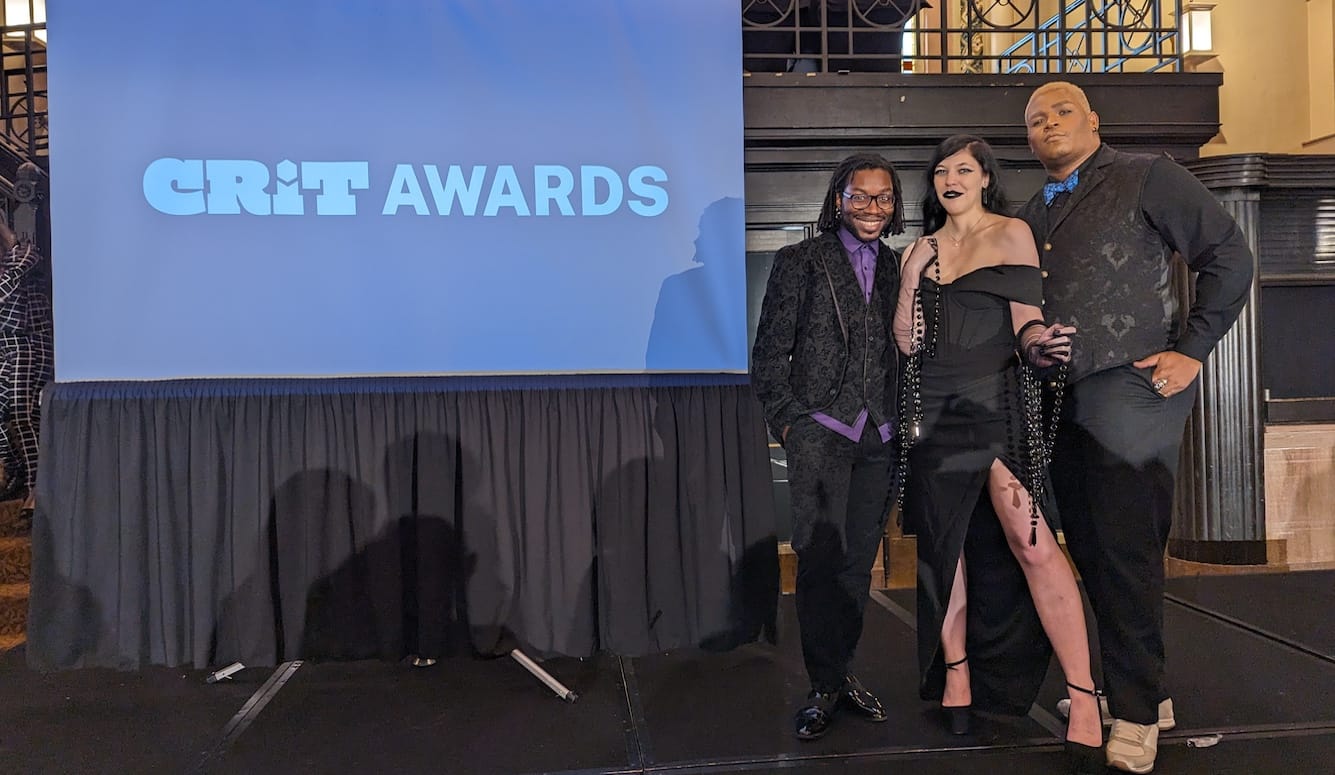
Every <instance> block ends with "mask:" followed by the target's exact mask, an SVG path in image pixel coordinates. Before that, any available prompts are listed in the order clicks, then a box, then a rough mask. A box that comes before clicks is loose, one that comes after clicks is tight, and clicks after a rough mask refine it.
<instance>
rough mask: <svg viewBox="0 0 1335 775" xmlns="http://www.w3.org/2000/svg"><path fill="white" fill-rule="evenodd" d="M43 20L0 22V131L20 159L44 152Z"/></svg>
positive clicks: (40, 157) (40, 156)
mask: <svg viewBox="0 0 1335 775" xmlns="http://www.w3.org/2000/svg"><path fill="white" fill-rule="evenodd" d="M45 35H46V24H45V22H42V23H37V24H23V25H17V26H4V25H0V135H2V136H3V145H4V146H7V148H5V149H3V150H0V153H4V152H5V151H6V150H8V151H17V152H19V154H20V156H21V158H22V159H23V160H31V161H38V160H40V161H41V162H42V163H44V162H45V157H46V155H47V150H48V145H47V106H46V95H47V91H46V42H45V40H44V38H45Z"/></svg>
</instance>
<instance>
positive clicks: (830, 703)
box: [793, 690, 839, 740]
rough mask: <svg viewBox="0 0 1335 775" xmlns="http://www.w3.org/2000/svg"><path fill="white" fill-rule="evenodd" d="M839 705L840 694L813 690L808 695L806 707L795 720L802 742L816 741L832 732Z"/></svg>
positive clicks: (798, 713)
mask: <svg viewBox="0 0 1335 775" xmlns="http://www.w3.org/2000/svg"><path fill="white" fill-rule="evenodd" d="M838 704H839V692H825V693H822V692H818V691H815V690H813V691H812V692H811V694H808V695H807V702H806V705H804V706H803V707H802V709H801V710H799V711H798V712H797V716H796V717H795V718H794V719H793V720H794V721H795V722H796V723H797V736H798V738H799V739H802V740H815V739H816V738H818V737H823V736H824V735H825V733H826V732H828V731H830V724H831V723H832V722H833V721H834V711H835V708H836V706H837V705H838Z"/></svg>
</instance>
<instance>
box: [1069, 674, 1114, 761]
mask: <svg viewBox="0 0 1335 775" xmlns="http://www.w3.org/2000/svg"><path fill="white" fill-rule="evenodd" d="M1066 687H1067V688H1068V689H1074V690H1075V691H1077V692H1081V693H1083V694H1088V695H1089V696H1090V697H1093V698H1094V705H1095V707H1096V708H1097V707H1098V704H1099V703H1098V700H1099V694H1100V693H1099V691H1098V690H1097V689H1086V688H1085V687H1083V686H1076V685H1075V684H1073V683H1071V682H1070V681H1067V682H1066ZM1074 715H1075V714H1070V715H1068V716H1067V717H1066V734H1068V735H1069V734H1071V716H1074ZM1099 729H1100V730H1102V726H1100V727H1099ZM1099 734H1100V735H1102V731H1100V733H1099ZM1065 743H1066V745H1065V747H1066V757H1067V759H1069V760H1070V762H1071V775H1103V773H1104V772H1106V771H1107V767H1106V766H1105V765H1106V763H1105V760H1104V755H1103V746H1102V745H1101V744H1100V745H1085V744H1083V743H1077V742H1074V741H1072V740H1066V741H1065Z"/></svg>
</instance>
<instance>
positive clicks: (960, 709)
mask: <svg viewBox="0 0 1335 775" xmlns="http://www.w3.org/2000/svg"><path fill="white" fill-rule="evenodd" d="M968 661H969V656H968V655H967V654H966V655H965V656H964V658H963V659H959V660H957V661H955V662H947V663H946V669H947V670H954V669H955V668H957V667H959V666H960V665H962V664H964V663H965V662H968ZM972 709H973V706H972V705H953V706H947V705H942V706H941V710H942V712H944V713H945V714H946V726H947V727H949V728H950V734H952V735H967V734H969V728H970V727H971V726H973V710H972Z"/></svg>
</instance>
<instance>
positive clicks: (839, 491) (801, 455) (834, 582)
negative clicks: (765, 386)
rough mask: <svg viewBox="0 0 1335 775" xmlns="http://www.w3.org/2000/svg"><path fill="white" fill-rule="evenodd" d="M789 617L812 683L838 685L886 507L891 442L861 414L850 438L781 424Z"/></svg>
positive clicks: (825, 688) (855, 635)
mask: <svg viewBox="0 0 1335 775" xmlns="http://www.w3.org/2000/svg"><path fill="white" fill-rule="evenodd" d="M784 448H785V449H786V450H787V453H788V487H789V491H790V492H791V496H792V504H793V551H794V552H795V553H796V554H797V622H798V627H799V628H800V629H801V632H802V657H803V660H804V661H805V662H806V668H807V675H808V676H809V677H810V679H811V686H812V688H813V689H816V690H818V691H822V692H831V691H834V690H836V689H838V688H839V687H840V686H842V685H843V682H844V676H845V675H847V673H848V664H849V662H850V661H851V660H852V658H853V651H854V650H855V649H856V648H857V645H858V639H859V638H860V637H861V636H862V613H863V610H864V609H865V608H866V606H867V597H868V593H869V591H870V587H871V566H872V564H873V563H874V562H875V561H876V550H877V548H878V547H879V546H880V545H881V536H882V535H883V534H884V533H885V521H886V517H887V516H888V515H889V506H890V477H891V464H892V461H893V460H894V455H893V454H891V451H892V450H893V449H894V445H893V444H885V443H882V442H881V438H880V435H879V434H878V433H877V431H876V429H875V428H873V427H872V423H871V422H870V421H868V423H867V425H866V428H865V429H864V431H863V434H862V439H861V440H860V441H858V442H853V441H850V440H849V439H847V438H845V437H843V436H840V435H839V434H837V433H835V432H834V431H831V430H829V429H827V428H824V427H822V426H820V425H818V424H817V423H816V421H815V420H812V419H810V418H805V417H804V418H802V419H801V420H799V421H798V422H797V423H795V424H794V425H793V426H792V427H791V428H790V429H789V430H788V439H787V441H786V442H785V444H784Z"/></svg>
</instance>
